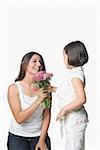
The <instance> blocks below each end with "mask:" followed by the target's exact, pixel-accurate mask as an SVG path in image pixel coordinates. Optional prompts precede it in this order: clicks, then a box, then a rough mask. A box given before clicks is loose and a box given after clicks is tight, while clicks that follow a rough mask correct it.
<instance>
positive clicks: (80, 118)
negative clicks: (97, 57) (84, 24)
mask: <svg viewBox="0 0 100 150" xmlns="http://www.w3.org/2000/svg"><path fill="white" fill-rule="evenodd" d="M63 57H64V63H65V65H66V68H67V69H66V78H65V80H64V81H63V83H62V84H61V86H60V87H59V88H58V89H57V91H56V88H53V91H56V93H57V96H58V99H59V104H60V109H61V110H60V112H59V113H58V115H57V120H60V123H61V132H63V131H64V136H65V150H85V129H86V126H87V122H88V117H87V113H86V111H85V108H84V103H85V102H86V94H85V90H84V87H85V76H84V72H83V69H82V66H83V65H84V64H85V63H87V61H88V54H87V50H86V47H85V45H84V44H83V43H82V42H80V41H74V42H71V43H69V44H68V45H66V46H65V47H64V50H63Z"/></svg>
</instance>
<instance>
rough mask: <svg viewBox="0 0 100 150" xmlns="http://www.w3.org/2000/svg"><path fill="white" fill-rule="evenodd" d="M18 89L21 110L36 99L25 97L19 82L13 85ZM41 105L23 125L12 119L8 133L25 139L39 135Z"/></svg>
mask: <svg viewBox="0 0 100 150" xmlns="http://www.w3.org/2000/svg"><path fill="white" fill-rule="evenodd" d="M15 84H16V85H17V88H18V92H19V98H20V102H21V107H22V109H23V110H24V109H26V108H28V107H29V106H30V105H31V104H32V103H33V102H34V101H35V100H36V99H37V96H33V97H30V96H26V95H25V94H24V89H23V87H22V86H21V85H20V82H19V81H18V82H16V83H15ZM43 111H44V108H43V105H42V104H40V106H39V107H38V108H37V110H36V111H35V112H34V113H33V114H32V116H31V117H29V118H28V119H27V120H26V121H25V122H24V123H21V124H18V123H17V122H16V120H15V119H14V118H13V119H12V122H11V127H10V132H11V133H12V134H15V135H19V136H26V137H35V136H39V135H40V134H41V126H42V120H43Z"/></svg>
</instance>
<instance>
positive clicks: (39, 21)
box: [0, 0, 100, 150]
mask: <svg viewBox="0 0 100 150" xmlns="http://www.w3.org/2000/svg"><path fill="white" fill-rule="evenodd" d="M99 9H100V3H99V2H95V1H80V2H79V1H70V2H68V1H60V0H59V1H57V0H56V1H42V0H41V1H38V0H37V1H36V2H35V1H30V2H29V1H28V0H27V1H25V0H23V1H19V0H18V1H15V0H13V1H9V0H8V1H7V0H5V1H3V2H1V3H0V22H1V23H0V62H1V63H0V68H1V72H0V85H1V86H0V149H1V150H7V148H6V142H7V134H8V131H9V126H10V121H11V117H12V114H11V112H10V109H9V106H8V102H7V88H8V86H9V84H11V83H12V82H14V79H15V78H16V76H17V75H18V73H19V65H20V61H21V59H22V57H23V55H25V54H26V53H27V52H30V51H37V52H39V53H40V54H42V56H43V58H44V60H45V64H46V67H47V71H48V72H52V73H53V74H54V77H53V80H52V85H59V83H60V82H61V80H62V78H63V77H64V73H65V66H64V64H63V55H62V50H63V47H64V46H65V44H67V43H68V42H71V41H73V40H81V41H82V42H83V43H85V45H86V47H87V50H88V53H89V62H88V63H87V64H86V65H85V67H84V69H85V75H86V81H87V82H86V83H87V84H86V93H87V103H86V105H85V106H86V109H87V111H88V114H89V120H90V121H89V124H88V127H87V130H86V150H100V142H99V139H100V131H99V128H100V117H99V114H100V92H99V89H100V85H99V73H100V69H99V66H98V64H99V58H100V52H99V48H100V44H99V33H100V29H99V28H100V19H99V14H100V11H99ZM57 111H58V107H57V98H56V96H55V95H53V107H52V119H51V124H50V128H49V135H50V137H51V141H52V150H63V147H62V142H61V139H60V135H59V129H58V123H57V122H56V121H55V118H56V114H57Z"/></svg>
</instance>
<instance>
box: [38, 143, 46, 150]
mask: <svg viewBox="0 0 100 150" xmlns="http://www.w3.org/2000/svg"><path fill="white" fill-rule="evenodd" d="M35 150H47V146H46V143H45V142H44V141H39V142H38V143H37V144H36V147H35Z"/></svg>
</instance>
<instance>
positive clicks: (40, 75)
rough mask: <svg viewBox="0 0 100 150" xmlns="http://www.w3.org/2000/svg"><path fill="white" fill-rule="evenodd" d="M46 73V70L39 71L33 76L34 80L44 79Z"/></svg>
mask: <svg viewBox="0 0 100 150" xmlns="http://www.w3.org/2000/svg"><path fill="white" fill-rule="evenodd" d="M44 74H45V71H39V72H37V73H36V74H35V75H34V76H33V80H34V81H42V80H43V75H44Z"/></svg>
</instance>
